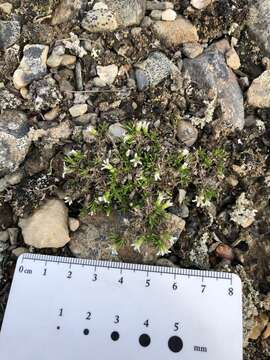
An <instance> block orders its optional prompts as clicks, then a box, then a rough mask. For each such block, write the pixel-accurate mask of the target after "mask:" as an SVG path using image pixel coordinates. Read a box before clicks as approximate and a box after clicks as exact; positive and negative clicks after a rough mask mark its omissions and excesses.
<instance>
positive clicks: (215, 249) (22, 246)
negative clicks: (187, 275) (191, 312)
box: [0, 0, 270, 360]
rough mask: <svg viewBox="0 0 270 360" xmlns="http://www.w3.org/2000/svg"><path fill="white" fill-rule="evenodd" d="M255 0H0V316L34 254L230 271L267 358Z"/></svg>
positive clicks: (265, 210) (268, 140)
mask: <svg viewBox="0 0 270 360" xmlns="http://www.w3.org/2000/svg"><path fill="white" fill-rule="evenodd" d="M269 39H270V2H269V0H257V1H252V2H249V1H247V0H216V1H214V0H191V1H190V0H173V1H171V2H167V1H166V2H165V1H145V0H100V1H99V0H97V1H95V0H90V1H87V0H72V1H71V0H59V1H57V0H36V1H31V0H21V1H20V0H8V1H5V0H1V1H0V230H1V231H0V305H1V307H0V322H1V320H2V316H3V312H4V308H5V304H6V301H7V297H8V293H9V288H10V283H11V279H12V273H13V270H14V266H15V262H16V258H17V257H18V256H19V255H20V254H22V253H24V252H42V253H49V254H60V255H65V256H72V255H73V256H78V257H89V258H95V259H116V260H122V261H131V262H145V263H152V264H163V265H167V266H182V267H192V268H200V269H210V268H211V269H215V270H230V271H233V272H236V273H238V274H239V275H240V276H241V278H242V281H243V286H244V346H245V348H244V352H245V359H259V360H263V359H268V358H269V356H270V347H269V341H270V340H269V339H270V322H269V321H270V316H269V315H270V265H269V264H270V262H269V256H270V220H269V218H270V217H269V216H270V206H269V205H270V203H269V196H270V169H269V164H270V162H269V160H270V158H269V145H270V123H269V121H270V111H269V110H270V58H269V57H270V40H269Z"/></svg>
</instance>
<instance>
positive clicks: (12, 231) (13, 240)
mask: <svg viewBox="0 0 270 360" xmlns="http://www.w3.org/2000/svg"><path fill="white" fill-rule="evenodd" d="M7 231H8V234H9V242H10V244H11V245H16V244H17V240H18V235H19V229H18V228H9V229H8V230H7Z"/></svg>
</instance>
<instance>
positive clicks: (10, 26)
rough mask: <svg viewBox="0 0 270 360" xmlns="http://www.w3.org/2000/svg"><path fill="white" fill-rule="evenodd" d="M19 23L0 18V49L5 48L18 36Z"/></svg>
mask: <svg viewBox="0 0 270 360" xmlns="http://www.w3.org/2000/svg"><path fill="white" fill-rule="evenodd" d="M20 33H21V25H20V23H19V22H18V21H16V20H13V21H4V20H0V49H3V50H5V49H7V48H9V47H10V46H12V45H13V44H15V42H16V41H17V40H19V38H20Z"/></svg>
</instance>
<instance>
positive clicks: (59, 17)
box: [52, 0, 82, 25]
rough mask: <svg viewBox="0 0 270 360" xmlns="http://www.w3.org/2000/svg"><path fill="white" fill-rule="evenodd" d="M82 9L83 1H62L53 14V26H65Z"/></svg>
mask: <svg viewBox="0 0 270 360" xmlns="http://www.w3.org/2000/svg"><path fill="white" fill-rule="evenodd" d="M81 7H82V0H61V2H60V4H59V5H58V6H57V7H56V9H55V11H54V13H53V17H52V25H59V24H63V23H66V22H68V21H69V20H71V19H73V18H74V17H76V15H77V14H78V13H79V10H80V9H81Z"/></svg>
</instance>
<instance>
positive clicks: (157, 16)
mask: <svg viewBox="0 0 270 360" xmlns="http://www.w3.org/2000/svg"><path fill="white" fill-rule="evenodd" d="M150 16H151V18H152V19H153V20H161V17H162V11H161V10H152V11H151V13H150Z"/></svg>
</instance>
